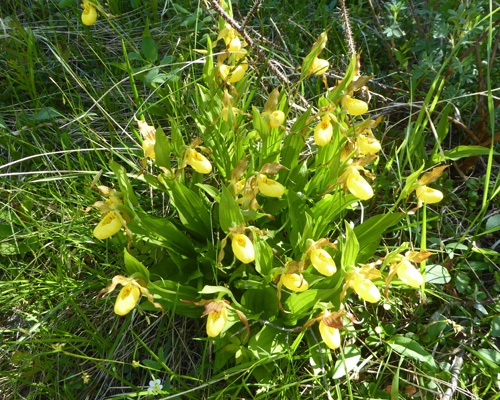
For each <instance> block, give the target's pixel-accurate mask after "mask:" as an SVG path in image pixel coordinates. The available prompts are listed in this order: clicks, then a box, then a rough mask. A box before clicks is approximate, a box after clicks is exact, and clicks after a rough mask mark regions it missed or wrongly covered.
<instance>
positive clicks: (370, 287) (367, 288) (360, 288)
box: [352, 276, 380, 303]
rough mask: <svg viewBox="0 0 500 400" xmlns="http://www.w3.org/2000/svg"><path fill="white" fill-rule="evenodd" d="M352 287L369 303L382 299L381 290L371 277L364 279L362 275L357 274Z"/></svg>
mask: <svg viewBox="0 0 500 400" xmlns="http://www.w3.org/2000/svg"><path fill="white" fill-rule="evenodd" d="M352 288H353V289H354V291H355V292H356V293H357V294H358V296H359V297H361V298H362V299H363V300H365V301H367V302H369V303H376V302H377V301H379V300H380V292H379V291H378V288H377V286H375V284H374V283H373V282H372V281H371V280H369V279H363V278H362V277H360V276H357V277H356V278H354V282H353V284H352Z"/></svg>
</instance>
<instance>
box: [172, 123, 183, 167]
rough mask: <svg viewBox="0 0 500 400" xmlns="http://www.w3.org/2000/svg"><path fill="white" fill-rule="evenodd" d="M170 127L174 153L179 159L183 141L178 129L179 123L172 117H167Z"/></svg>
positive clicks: (181, 153)
mask: <svg viewBox="0 0 500 400" xmlns="http://www.w3.org/2000/svg"><path fill="white" fill-rule="evenodd" d="M169 120H170V127H171V129H172V131H171V132H170V139H171V140H172V146H173V147H174V153H175V155H176V157H178V158H179V159H180V158H181V157H182V155H183V154H184V148H185V143H184V139H183V137H182V134H181V131H180V130H179V125H178V124H177V122H176V121H175V119H173V118H172V117H171V118H169Z"/></svg>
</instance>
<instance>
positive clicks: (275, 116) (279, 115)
mask: <svg viewBox="0 0 500 400" xmlns="http://www.w3.org/2000/svg"><path fill="white" fill-rule="evenodd" d="M283 122H285V113H284V112H283V111H280V110H276V111H273V112H272V113H270V114H269V126H270V127H271V128H278V127H279V126H281V125H283Z"/></svg>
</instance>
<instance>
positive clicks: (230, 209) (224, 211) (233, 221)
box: [219, 186, 244, 233]
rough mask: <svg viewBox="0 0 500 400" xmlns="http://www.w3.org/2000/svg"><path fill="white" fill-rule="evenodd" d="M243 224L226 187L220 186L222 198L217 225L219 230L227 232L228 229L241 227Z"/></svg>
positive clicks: (237, 208)
mask: <svg viewBox="0 0 500 400" xmlns="http://www.w3.org/2000/svg"><path fill="white" fill-rule="evenodd" d="M243 222H244V219H243V215H241V211H240V207H239V206H238V204H237V203H236V200H235V199H234V197H233V195H232V194H231V192H230V191H229V189H228V188H227V187H226V186H222V196H221V199H220V207H219V224H220V227H221V229H222V230H223V231H224V232H225V233H228V232H229V228H231V227H235V226H238V225H241V224H242V223H243Z"/></svg>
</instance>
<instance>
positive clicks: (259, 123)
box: [252, 106, 269, 139]
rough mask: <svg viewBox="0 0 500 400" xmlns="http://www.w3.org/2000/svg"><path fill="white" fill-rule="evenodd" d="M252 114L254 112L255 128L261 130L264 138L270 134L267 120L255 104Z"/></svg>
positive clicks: (260, 132) (261, 135)
mask: <svg viewBox="0 0 500 400" xmlns="http://www.w3.org/2000/svg"><path fill="white" fill-rule="evenodd" d="M252 114H253V128H254V129H255V130H256V131H257V132H259V135H260V137H261V138H262V139H264V138H266V137H268V136H269V126H268V125H267V122H266V121H265V120H264V118H262V117H261V116H260V112H259V110H257V108H256V107H255V106H252Z"/></svg>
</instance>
